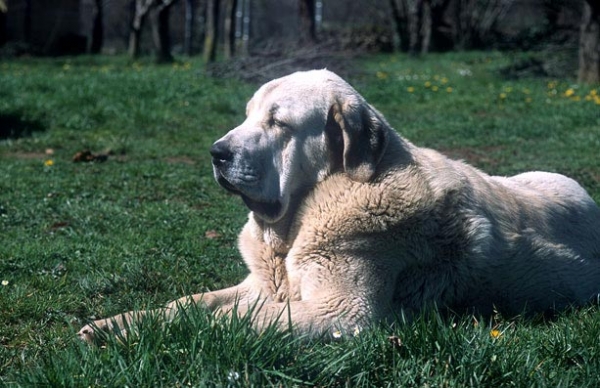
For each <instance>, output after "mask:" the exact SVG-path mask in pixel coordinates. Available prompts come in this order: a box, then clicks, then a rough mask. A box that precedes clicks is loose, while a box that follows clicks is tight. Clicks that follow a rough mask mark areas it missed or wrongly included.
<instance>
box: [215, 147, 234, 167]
mask: <svg viewBox="0 0 600 388" xmlns="http://www.w3.org/2000/svg"><path fill="white" fill-rule="evenodd" d="M210 154H211V155H212V158H213V159H212V162H213V164H215V165H217V166H218V165H221V164H223V163H225V162H229V161H231V160H232V159H233V152H231V150H230V149H229V147H228V146H227V144H226V143H225V142H224V141H218V142H216V143H215V144H213V145H212V147H210Z"/></svg>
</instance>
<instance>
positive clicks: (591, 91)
mask: <svg viewBox="0 0 600 388" xmlns="http://www.w3.org/2000/svg"><path fill="white" fill-rule="evenodd" d="M597 95H598V92H597V91H596V89H592V90H590V96H592V97H593V96H597Z"/></svg>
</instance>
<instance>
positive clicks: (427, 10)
mask: <svg viewBox="0 0 600 388" xmlns="http://www.w3.org/2000/svg"><path fill="white" fill-rule="evenodd" d="M432 28H433V27H432V24H431V1H430V0H423V2H422V7H421V30H420V35H421V55H425V54H427V53H428V52H429V44H430V43H431V29H432Z"/></svg>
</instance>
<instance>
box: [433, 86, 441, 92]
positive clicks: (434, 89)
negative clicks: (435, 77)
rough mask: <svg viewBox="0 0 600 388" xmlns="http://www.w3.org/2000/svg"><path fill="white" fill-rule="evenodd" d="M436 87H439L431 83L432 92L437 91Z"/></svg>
mask: <svg viewBox="0 0 600 388" xmlns="http://www.w3.org/2000/svg"><path fill="white" fill-rule="evenodd" d="M438 89H439V88H438V87H437V86H436V85H433V86H432V87H431V90H432V91H434V92H437V91H438Z"/></svg>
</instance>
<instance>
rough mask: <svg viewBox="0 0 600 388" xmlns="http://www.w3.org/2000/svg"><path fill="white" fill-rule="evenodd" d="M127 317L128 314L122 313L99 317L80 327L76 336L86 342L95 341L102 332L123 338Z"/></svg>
mask: <svg viewBox="0 0 600 388" xmlns="http://www.w3.org/2000/svg"><path fill="white" fill-rule="evenodd" d="M127 318H128V316H126V315H125V314H123V315H118V316H115V317H112V318H108V319H99V320H97V321H94V322H92V323H90V324H88V325H85V326H84V327H82V328H81V330H79V332H77V336H78V337H79V339H81V340H82V341H85V342H88V343H95V342H96V341H98V340H99V339H100V337H101V335H102V334H107V333H111V334H115V335H117V336H118V337H123V338H125V337H126V336H127V330H126V329H125V327H124V326H125V325H124V323H128V321H127Z"/></svg>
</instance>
